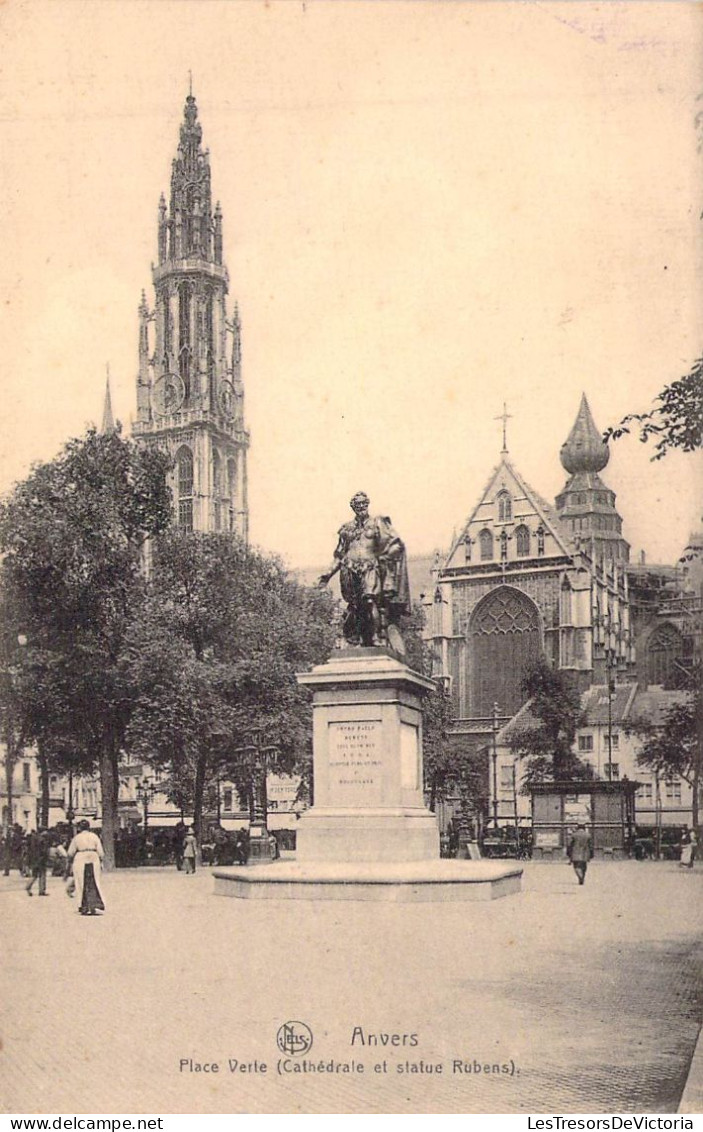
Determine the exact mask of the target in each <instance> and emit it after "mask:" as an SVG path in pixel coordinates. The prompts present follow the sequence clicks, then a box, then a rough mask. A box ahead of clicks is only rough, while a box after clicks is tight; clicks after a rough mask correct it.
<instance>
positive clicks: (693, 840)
mask: <svg viewBox="0 0 703 1132" xmlns="http://www.w3.org/2000/svg"><path fill="white" fill-rule="evenodd" d="M697 848H698V838H697V836H696V831H695V829H689V828H688V826H686V828H685V829H684V831H683V835H682V837H681V857H680V859H679V865H680V866H681V868H684V869H692V868H693V862H694V861H695V859H696V849H697Z"/></svg>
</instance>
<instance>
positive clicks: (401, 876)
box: [213, 860, 522, 903]
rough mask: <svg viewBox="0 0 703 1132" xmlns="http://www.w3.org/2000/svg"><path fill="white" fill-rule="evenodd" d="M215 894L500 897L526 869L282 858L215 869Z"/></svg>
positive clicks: (316, 897) (468, 863)
mask: <svg viewBox="0 0 703 1132" xmlns="http://www.w3.org/2000/svg"><path fill="white" fill-rule="evenodd" d="M213 876H214V878H215V895H216V896H235V897H238V898H239V899H244V900H385V901H389V902H398V903H405V902H407V903H410V902H421V901H447V900H495V899H496V898H497V897H499V896H510V895H512V894H513V893H515V892H520V889H521V878H522V869H521V868H520V867H519V866H518V865H506V864H499V863H498V862H494V861H454V860H434V861H411V862H403V863H399V864H391V863H386V862H384V863H381V864H367V863H364V862H361V861H359V862H352V863H349V864H339V863H335V864H332V863H330V864H326V863H324V862H312V861H310V862H304V863H300V864H298V863H297V862H293V861H278V862H276V863H275V864H272V865H266V866H257V865H253V866H244V867H241V866H240V867H237V866H234V867H232V868H219V869H214V870H213Z"/></svg>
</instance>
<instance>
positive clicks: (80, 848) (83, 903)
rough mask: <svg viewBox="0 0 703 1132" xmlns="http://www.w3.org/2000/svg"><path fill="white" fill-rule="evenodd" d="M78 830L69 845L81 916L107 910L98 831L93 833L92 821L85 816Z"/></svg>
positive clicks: (69, 857) (69, 856)
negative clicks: (101, 879) (102, 885)
mask: <svg viewBox="0 0 703 1132" xmlns="http://www.w3.org/2000/svg"><path fill="white" fill-rule="evenodd" d="M77 828H78V832H77V834H76V836H75V837H74V838H73V841H72V842H71V844H70V845H69V847H68V859H69V861H71V862H72V863H73V879H74V882H75V886H76V896H77V898H78V911H79V912H80V914H81V916H94V915H95V913H96V912H98V911H100V912H104V911H105V903H104V901H103V898H102V893H101V891H100V873H101V871H102V861H103V856H104V852H103V846H102V842H101V840H100V838H99V837H98V835H97V833H91V831H90V822H89V821H88V820H87V818H83V820H82V821H79V823H78V827H77Z"/></svg>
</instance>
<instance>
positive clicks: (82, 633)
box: [0, 430, 171, 867]
mask: <svg viewBox="0 0 703 1132" xmlns="http://www.w3.org/2000/svg"><path fill="white" fill-rule="evenodd" d="M167 466H168V459H167V457H166V456H165V455H163V454H162V453H159V452H155V451H154V452H152V451H149V450H148V449H146V448H144V447H140V446H137V445H135V444H133V443H131V442H129V441H125V440H123V439H122V438H121V436H120V435H119V433H117V432H116V433H113V434H111V435H108V436H104V435H98V433H97V432H95V431H94V430H90V431H89V432H88V433H87V434H86V436H85V437H83V438H81V439H74V440H71V441H69V442H68V443H67V444H66V446H65V447H64V449H63V451H62V452H61V453H60V454H59V455H58V456H57V457H56V458H55V459H54V460H52V461H50V462H48V463H45V464H40V465H38V466H36V467H35V468H34V469H33V470H32V472H31V474H30V476H29V477H28V478H27V479H26V480H25V481H23V482H22V483H20V484H19V485H17V487H16V488H15V489H14V491H13V492H12V494H11V495H10V497H9V498H8V499H7V500H6V501H5V503H4V504H3V506H2V509H1V510H0V550H2V552H3V554H4V562H3V570H4V577H5V582H6V584H7V586H8V587H9V589H10V592H11V593H12V595H13V602H14V612H15V617H16V620H17V623H18V624H19V623H24V624H26V625H28V626H31V627H32V628H31V639H32V643H33V644H34V645H35V646H36V649H37V650H41V658H39V657H38V655H37V654H35V656H34V658H33V659H34V660H35V661H38V660H39V659H40V661H41V663H40V664H39V666H38V668H37V670H36V671H35V673H34V685H35V687H34V693H35V695H34V703H35V706H36V705H38V704H39V703H40V701H41V699H42V696H47V695H49V694H50V696H51V710H46V713H45V715H46V718H45V721H44V724H43V726H42V728H41V729H38V728H37V727H34V728H33V734H34V736H35V737H36V739H37V740H41V742H42V743H43V744H44V745H45V746H47V747H48V746H51V749H52V751H53V753H54V756H55V757H56V758H57V759H58V760H59V762H60V761H61V759H62V753H64V754H66V752H69V756H67V757H70V758H72V757H73V755H74V754H75V752H80V754H81V757H82V758H83V759H84V760H85V761H86V762H87V763H89V764H91V765H93V766H95V765H97V766H98V767H99V771H100V783H101V793H102V814H103V839H104V843H105V851H106V863H107V865H108V867H110V866H111V865H112V864H113V863H114V831H115V826H116V811H117V788H118V778H117V767H118V758H119V753H120V749H121V746H122V743H123V740H124V734H125V729H126V726H127V723H128V720H129V716H130V711H131V706H132V705H131V703H130V699H129V695H128V689H127V687H126V686H125V682H124V666H123V663H122V659H123V658H122V649H123V645H124V641H125V636H126V633H127V630H128V628H129V626H130V625H131V624H132V623H133V622H134V621H136V620H137V619H138V616H139V612H140V607H141V605H142V603H143V600H144V590H145V580H144V574H143V558H142V551H143V547H144V543H145V540H146V539H147V538H149V537H150V536H154V535H156V534H158V533H159V531H161V530H163V529H164V528H165V526H166V525H167V524H168V522H169V519H170V512H171V499H170V493H169V491H168V488H167V486H166V469H167ZM28 635H29V634H28ZM40 669H41V671H40ZM35 723H36V718H35Z"/></svg>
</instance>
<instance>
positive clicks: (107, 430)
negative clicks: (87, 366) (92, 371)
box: [100, 365, 117, 436]
mask: <svg viewBox="0 0 703 1132" xmlns="http://www.w3.org/2000/svg"><path fill="white" fill-rule="evenodd" d="M116 431H117V429H116V426H115V418H114V417H113V415H112V398H111V397H110V366H109V365H108V367H107V378H106V381H105V402H104V404H103V423H102V425H101V427H100V434H101V436H112V434H113V432H116Z"/></svg>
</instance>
